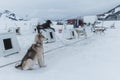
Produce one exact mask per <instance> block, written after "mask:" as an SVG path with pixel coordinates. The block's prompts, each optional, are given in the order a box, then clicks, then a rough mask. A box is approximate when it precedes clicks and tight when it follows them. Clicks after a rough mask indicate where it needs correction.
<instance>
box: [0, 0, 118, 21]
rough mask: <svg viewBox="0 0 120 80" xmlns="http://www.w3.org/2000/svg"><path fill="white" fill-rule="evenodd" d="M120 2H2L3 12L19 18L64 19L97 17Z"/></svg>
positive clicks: (82, 0)
mask: <svg viewBox="0 0 120 80" xmlns="http://www.w3.org/2000/svg"><path fill="white" fill-rule="evenodd" d="M119 3H120V0H0V9H1V10H10V11H12V12H15V13H16V14H17V15H18V16H21V17H22V16H25V15H28V16H29V17H39V18H44V19H45V18H64V17H72V16H84V15H96V14H99V13H103V12H106V11H108V10H110V9H111V8H113V7H115V6H117V5H119Z"/></svg>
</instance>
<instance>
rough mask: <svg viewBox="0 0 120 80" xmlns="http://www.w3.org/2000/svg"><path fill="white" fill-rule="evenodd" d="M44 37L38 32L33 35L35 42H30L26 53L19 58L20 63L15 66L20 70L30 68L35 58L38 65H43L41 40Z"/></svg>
mask: <svg viewBox="0 0 120 80" xmlns="http://www.w3.org/2000/svg"><path fill="white" fill-rule="evenodd" d="M44 40H45V37H44V36H43V35H42V34H41V33H38V34H37V35H36V36H35V44H32V45H31V47H30V48H29V49H28V51H27V53H26V55H25V56H24V57H23V59H22V60H21V63H20V64H19V65H17V66H15V68H19V69H22V70H31V69H32V68H33V66H34V64H35V61H36V60H37V62H38V64H39V66H40V67H45V65H44V56H43V41H44Z"/></svg>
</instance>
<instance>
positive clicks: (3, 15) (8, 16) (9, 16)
mask: <svg viewBox="0 0 120 80" xmlns="http://www.w3.org/2000/svg"><path fill="white" fill-rule="evenodd" d="M0 20H14V21H21V20H24V19H23V18H20V17H18V16H16V14H15V13H13V12H11V11H9V10H4V11H3V12H0Z"/></svg>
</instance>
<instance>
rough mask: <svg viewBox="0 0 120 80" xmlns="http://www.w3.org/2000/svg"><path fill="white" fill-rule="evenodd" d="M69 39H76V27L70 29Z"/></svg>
mask: <svg viewBox="0 0 120 80" xmlns="http://www.w3.org/2000/svg"><path fill="white" fill-rule="evenodd" d="M68 39H75V30H74V29H70V30H69V38H68Z"/></svg>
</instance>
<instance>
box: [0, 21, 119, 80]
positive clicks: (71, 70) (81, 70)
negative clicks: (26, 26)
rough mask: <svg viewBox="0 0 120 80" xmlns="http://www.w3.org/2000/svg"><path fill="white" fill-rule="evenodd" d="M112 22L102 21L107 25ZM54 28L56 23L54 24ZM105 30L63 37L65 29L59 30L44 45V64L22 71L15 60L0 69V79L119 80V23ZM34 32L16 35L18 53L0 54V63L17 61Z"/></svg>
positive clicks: (26, 47) (30, 41)
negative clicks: (54, 37)
mask: <svg viewBox="0 0 120 80" xmlns="http://www.w3.org/2000/svg"><path fill="white" fill-rule="evenodd" d="M112 23H113V22H106V23H104V25H105V27H110V25H111V24H112ZM53 26H54V27H55V26H56V27H57V25H53ZM115 26H116V28H115V29H110V28H108V29H107V30H106V31H105V33H102V34H99V33H98V34H93V33H91V31H90V28H89V27H87V28H86V30H87V34H88V38H87V39H85V38H84V37H81V38H80V39H73V40H66V39H65V31H63V33H58V29H59V27H60V28H62V27H63V26H59V27H57V28H56V36H57V37H56V42H54V43H49V44H44V49H45V63H46V65H47V67H45V68H39V67H38V65H35V69H34V70H29V71H21V70H18V69H15V68H14V66H15V65H16V63H14V64H11V65H8V66H5V67H2V68H0V75H1V76H0V80H120V76H119V74H120V54H119V51H120V49H119V47H120V42H119V41H120V35H119V34H120V27H119V26H120V24H119V22H115ZM34 36H35V33H34V34H28V35H27V34H25V35H19V36H17V38H18V42H19V44H20V47H21V52H20V53H19V54H15V55H11V56H9V57H1V58H0V65H1V66H2V65H4V64H7V63H10V62H14V61H18V60H20V59H21V58H22V57H23V56H24V54H25V52H26V50H27V49H28V47H29V46H30V45H31V44H32V43H33V42H34Z"/></svg>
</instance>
